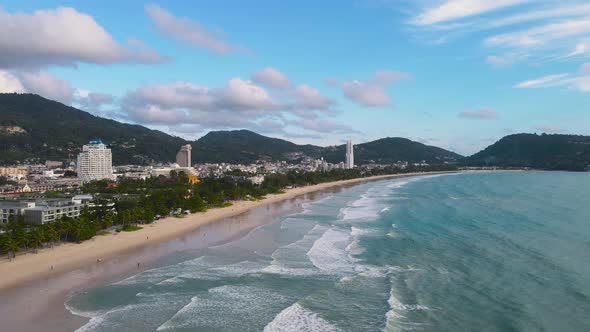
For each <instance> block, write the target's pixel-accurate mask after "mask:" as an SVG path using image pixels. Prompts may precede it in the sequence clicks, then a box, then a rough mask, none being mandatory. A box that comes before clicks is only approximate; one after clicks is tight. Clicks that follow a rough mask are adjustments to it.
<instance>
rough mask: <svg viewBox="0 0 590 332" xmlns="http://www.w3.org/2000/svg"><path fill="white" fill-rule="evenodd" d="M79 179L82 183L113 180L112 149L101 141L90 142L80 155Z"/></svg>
mask: <svg viewBox="0 0 590 332" xmlns="http://www.w3.org/2000/svg"><path fill="white" fill-rule="evenodd" d="M76 166H77V171H78V177H79V178H80V179H81V180H82V182H90V181H93V180H103V179H107V180H112V179H113V156H112V154H111V149H107V146H106V145H105V144H104V143H103V142H102V141H101V140H99V139H98V140H95V141H90V142H89V143H88V144H86V145H84V146H83V147H82V152H80V154H79V155H78V163H77V165H76Z"/></svg>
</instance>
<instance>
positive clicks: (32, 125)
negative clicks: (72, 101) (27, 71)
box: [0, 93, 185, 164]
mask: <svg viewBox="0 0 590 332" xmlns="http://www.w3.org/2000/svg"><path fill="white" fill-rule="evenodd" d="M96 138H101V139H102V140H103V141H105V142H107V143H108V145H109V147H110V148H111V149H112V151H113V160H114V163H115V164H128V163H143V162H145V161H147V160H151V159H154V160H173V159H174V158H175V155H176V151H177V150H178V148H179V146H180V145H181V144H183V143H184V142H185V140H184V139H182V138H179V137H174V136H170V135H168V134H165V133H163V132H161V131H157V130H151V129H148V128H145V127H142V126H138V125H131V124H124V123H120V122H117V121H114V120H109V119H104V118H100V117H97V116H94V115H92V114H90V113H87V112H84V111H80V110H78V109H76V108H73V107H69V106H66V105H63V104H61V103H58V102H56V101H52V100H49V99H45V98H42V97H40V96H37V95H32V94H14V93H10V94H0V163H3V164H6V163H14V162H16V161H21V162H22V161H24V160H26V159H30V158H36V159H38V160H39V161H41V162H44V161H45V160H65V159H75V158H76V155H77V154H78V152H79V151H80V148H81V146H82V145H83V144H85V143H88V141H90V140H93V139H96Z"/></svg>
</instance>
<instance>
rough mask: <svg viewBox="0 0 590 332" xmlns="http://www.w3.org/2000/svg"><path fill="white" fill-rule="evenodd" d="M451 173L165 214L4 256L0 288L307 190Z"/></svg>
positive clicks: (356, 181)
mask: <svg viewBox="0 0 590 332" xmlns="http://www.w3.org/2000/svg"><path fill="white" fill-rule="evenodd" d="M453 173H459V172H457V171H449V172H427V173H406V174H388V175H379V176H372V177H365V178H356V179H350V180H341V181H335V182H326V183H320V184H316V185H311V186H305V187H298V188H293V189H287V190H286V192H285V193H282V194H271V195H267V196H266V198H265V199H263V200H261V201H237V202H234V203H233V205H231V206H228V207H223V208H215V209H211V210H208V211H206V212H198V213H193V214H190V215H187V216H186V217H184V218H176V217H166V218H164V219H161V220H158V221H157V222H155V223H153V224H148V225H143V226H142V229H141V230H139V231H134V232H120V233H111V234H108V235H102V236H101V235H98V236H95V237H94V238H92V239H90V240H87V241H84V242H82V243H65V244H60V245H58V246H56V247H53V248H45V249H42V250H39V251H38V252H37V253H27V254H25V255H22V256H17V258H16V259H13V260H12V261H9V260H8V259H6V258H4V259H2V260H1V261H0V275H2V278H0V291H2V290H6V289H9V288H11V287H16V286H19V285H23V284H26V283H28V282H32V281H35V280H39V279H42V278H46V277H47V276H48V274H50V275H59V274H64V273H67V272H71V271H74V270H76V269H79V268H82V267H87V266H92V265H96V264H97V262H100V263H102V262H105V261H108V260H109V259H112V258H116V257H117V255H119V254H123V253H125V252H128V251H130V250H134V249H139V248H141V247H145V246H148V245H155V244H160V243H163V242H166V241H170V240H173V239H175V238H178V237H180V236H182V235H185V234H187V233H189V232H191V231H194V230H197V229H198V228H200V227H202V226H205V225H208V224H211V223H214V222H217V221H220V220H223V219H226V218H230V217H235V216H238V215H240V214H243V213H245V212H248V211H250V210H252V209H255V208H258V207H262V206H266V205H270V204H273V203H278V202H281V201H285V200H289V199H292V198H295V197H298V196H302V195H305V194H308V193H313V192H317V191H322V190H325V189H329V188H333V187H341V186H346V185H353V184H359V183H364V182H370V181H377V180H385V179H394V178H403V177H414V176H423V175H436V174H453ZM138 264H139V263H138Z"/></svg>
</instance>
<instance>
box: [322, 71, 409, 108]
mask: <svg viewBox="0 0 590 332" xmlns="http://www.w3.org/2000/svg"><path fill="white" fill-rule="evenodd" d="M408 77H409V76H408V75H407V74H405V73H402V72H397V71H390V70H384V71H378V72H376V73H375V75H374V76H373V77H372V78H370V79H368V80H354V81H348V82H340V81H338V80H334V79H332V80H329V81H328V83H329V84H331V85H335V86H338V87H340V88H341V89H342V92H343V93H344V96H345V97H346V98H348V99H349V100H351V101H353V102H355V103H357V104H359V105H361V106H364V107H383V106H391V105H392V100H391V97H390V96H389V94H388V93H387V91H386V90H385V89H386V88H387V87H389V86H390V85H392V84H394V83H396V82H398V81H401V80H404V79H407V78H408Z"/></svg>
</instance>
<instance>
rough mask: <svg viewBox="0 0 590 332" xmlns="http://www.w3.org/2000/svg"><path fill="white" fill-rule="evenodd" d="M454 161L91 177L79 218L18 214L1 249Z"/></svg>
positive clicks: (76, 238) (0, 240)
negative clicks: (194, 176) (197, 176)
mask: <svg viewBox="0 0 590 332" xmlns="http://www.w3.org/2000/svg"><path fill="white" fill-rule="evenodd" d="M453 170H456V167H455V166H453V165H432V166H413V165H410V166H408V167H406V168H404V169H401V168H397V167H394V166H391V167H385V168H379V169H373V170H360V169H349V170H347V169H335V170H331V171H328V172H299V171H289V172H287V173H275V174H268V175H266V176H265V179H264V182H263V183H262V184H261V185H255V184H253V183H252V182H251V181H249V180H248V179H247V176H248V174H244V173H241V172H232V175H228V176H223V177H219V178H215V177H207V178H203V179H201V180H200V181H199V182H198V183H192V182H191V181H190V180H189V178H188V177H187V176H186V174H184V173H183V172H179V173H177V172H175V171H172V172H171V174H170V176H169V177H164V176H160V177H154V178H147V179H128V178H124V179H121V180H120V181H119V182H117V183H114V182H110V181H106V180H100V181H93V182H90V183H87V184H85V185H84V186H83V187H82V192H84V193H92V194H93V195H94V201H93V203H94V204H93V208H87V207H85V208H83V209H82V210H81V213H80V217H78V218H70V217H64V218H62V219H60V220H57V221H54V222H49V223H45V224H42V225H31V224H27V223H26V222H25V220H24V217H23V216H18V217H17V218H15V219H14V220H12V221H10V222H9V223H7V224H0V226H1V227H2V229H1V230H2V231H3V232H2V234H0V252H1V253H4V254H8V257H9V258H14V257H15V256H16V253H17V252H19V251H25V252H27V251H36V250H37V249H39V248H43V247H48V246H53V245H55V244H56V243H59V242H81V241H84V240H88V239H90V238H92V237H94V236H96V235H97V234H99V233H100V232H104V231H105V230H112V229H113V228H114V229H116V230H125V229H126V228H128V227H130V226H131V225H135V224H138V223H140V224H145V223H152V222H154V221H155V220H156V219H157V218H159V217H163V216H168V215H170V214H171V213H173V212H175V211H178V210H180V211H181V212H184V211H190V212H191V213H195V212H203V211H206V210H207V209H208V208H215V207H222V206H226V205H227V204H228V202H229V201H238V200H259V199H262V198H263V197H264V196H265V195H267V194H271V193H280V192H281V191H282V190H284V189H285V188H287V187H290V186H307V185H314V184H319V183H324V182H332V181H339V180H348V179H354V178H359V177H368V176H374V175H385V174H396V173H412V172H430V171H453Z"/></svg>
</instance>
